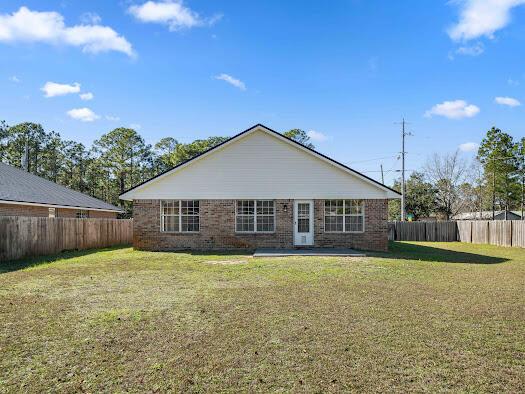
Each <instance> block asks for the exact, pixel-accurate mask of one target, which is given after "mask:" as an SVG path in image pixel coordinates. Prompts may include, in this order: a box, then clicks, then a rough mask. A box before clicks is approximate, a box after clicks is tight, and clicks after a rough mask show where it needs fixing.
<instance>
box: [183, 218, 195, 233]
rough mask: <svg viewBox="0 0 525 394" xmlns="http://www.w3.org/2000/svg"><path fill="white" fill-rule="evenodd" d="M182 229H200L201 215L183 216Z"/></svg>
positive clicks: (185, 230)
mask: <svg viewBox="0 0 525 394" xmlns="http://www.w3.org/2000/svg"><path fill="white" fill-rule="evenodd" d="M181 221H182V231H183V232H188V231H199V217H198V216H184V215H183V216H182V218H181Z"/></svg>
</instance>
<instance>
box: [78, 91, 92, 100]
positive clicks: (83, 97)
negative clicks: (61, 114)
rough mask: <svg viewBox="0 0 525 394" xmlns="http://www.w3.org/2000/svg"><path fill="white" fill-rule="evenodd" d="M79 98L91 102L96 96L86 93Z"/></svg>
mask: <svg viewBox="0 0 525 394" xmlns="http://www.w3.org/2000/svg"><path fill="white" fill-rule="evenodd" d="M79 97H80V100H84V101H89V100H93V98H94V97H95V96H94V95H93V93H91V92H86V93H80V94H79Z"/></svg>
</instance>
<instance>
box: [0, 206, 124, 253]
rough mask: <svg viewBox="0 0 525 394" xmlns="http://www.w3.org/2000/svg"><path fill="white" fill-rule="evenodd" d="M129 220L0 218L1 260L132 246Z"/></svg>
mask: <svg viewBox="0 0 525 394" xmlns="http://www.w3.org/2000/svg"><path fill="white" fill-rule="evenodd" d="M132 240H133V220H132V219H69V218H38V217H21V216H4V217H0V261H6V260H16V259H20V258H23V257H32V256H41V255H46V254H55V253H59V252H62V251H64V250H81V249H92V248H104V247H108V246H114V245H127V244H131V242H132Z"/></svg>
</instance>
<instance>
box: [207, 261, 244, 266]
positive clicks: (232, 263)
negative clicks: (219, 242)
mask: <svg viewBox="0 0 525 394" xmlns="http://www.w3.org/2000/svg"><path fill="white" fill-rule="evenodd" d="M203 263H205V264H212V265H234V264H248V260H206V261H203Z"/></svg>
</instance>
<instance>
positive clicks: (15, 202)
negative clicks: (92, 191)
mask: <svg viewBox="0 0 525 394" xmlns="http://www.w3.org/2000/svg"><path fill="white" fill-rule="evenodd" d="M0 204H12V205H29V206H35V207H48V208H64V209H84V210H89V211H101V212H117V213H122V212H124V210H122V209H118V208H117V209H103V208H92V207H80V206H76V205H55V204H44V203H38V202H27V201H13V200H0Z"/></svg>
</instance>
